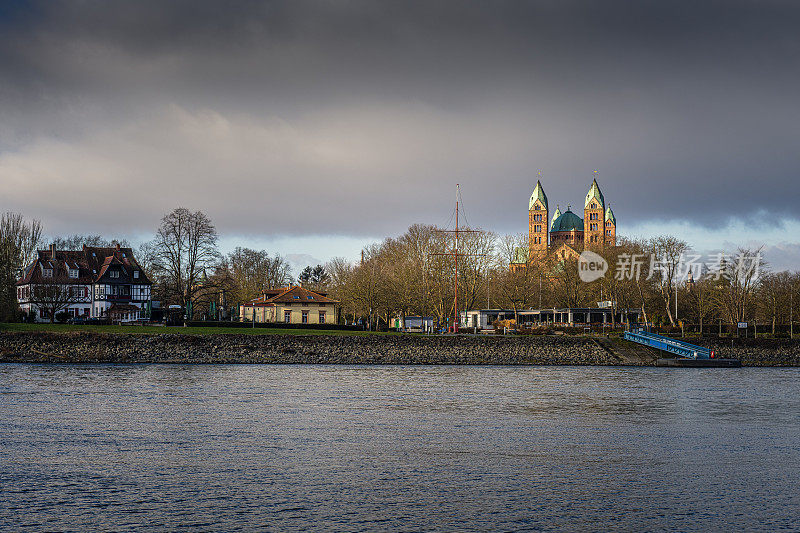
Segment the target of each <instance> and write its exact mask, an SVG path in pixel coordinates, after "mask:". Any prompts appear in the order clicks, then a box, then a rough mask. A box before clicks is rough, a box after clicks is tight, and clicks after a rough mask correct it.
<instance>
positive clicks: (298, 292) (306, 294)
mask: <svg viewBox="0 0 800 533" xmlns="http://www.w3.org/2000/svg"><path fill="white" fill-rule="evenodd" d="M288 302H305V303H308V302H314V303H335V304H338V303H339V300H334V299H333V298H328V297H327V296H325V295H323V294H320V293H318V292H314V291H310V290H308V289H305V288H303V287H300V286H289V287H284V288H282V289H269V290H266V291H264V294H263V295H262V296H260V297H259V298H255V299H253V300H250V301H249V302H247V303H246V304H245V305H246V306H248V307H265V306H272V305H275V304H277V303H288Z"/></svg>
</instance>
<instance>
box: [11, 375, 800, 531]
mask: <svg viewBox="0 0 800 533" xmlns="http://www.w3.org/2000/svg"><path fill="white" fill-rule="evenodd" d="M0 489H1V492H2V494H1V495H0V529H3V530H13V531H42V530H58V531H65V530H67V531H87V530H108V531H126V530H130V531H141V530H174V531H181V530H187V531H188V530H191V531H195V530H217V531H237V530H254V529H259V530H303V529H308V530H315V531H319V530H335V531H351V530H392V531H394V530H405V531H409V530H414V531H419V530H437V531H454V530H481V531H486V530H491V531H497V530H569V531H575V530H595V531H610V530H611V531H614V530H621V531H630V530H651V531H652V530H667V529H670V530H672V529H675V530H682V531H695V530H698V531H701V530H702V531H705V530H715V531H734V530H769V531H774V530H777V529H781V528H783V529H787V530H800V369H778V368H766V369H759V368H744V369H661V368H611V367H465V366H436V367H426V366H326V365H320V366H315V365H304V366H295V365H283V366H281V365H275V366H272V365H252V366H251V365H186V366H183V365H130V366H112V365H91V366H90V365H80V366H78V365H74V366H73V365H0Z"/></svg>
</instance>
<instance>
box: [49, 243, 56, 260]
mask: <svg viewBox="0 0 800 533" xmlns="http://www.w3.org/2000/svg"><path fill="white" fill-rule="evenodd" d="M50 258H51V259H55V258H56V243H53V244H51V245H50Z"/></svg>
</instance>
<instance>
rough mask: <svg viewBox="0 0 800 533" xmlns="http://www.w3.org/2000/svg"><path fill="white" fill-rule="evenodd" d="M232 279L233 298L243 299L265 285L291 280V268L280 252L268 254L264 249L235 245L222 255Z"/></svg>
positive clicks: (272, 287) (278, 284) (287, 282)
mask: <svg viewBox="0 0 800 533" xmlns="http://www.w3.org/2000/svg"><path fill="white" fill-rule="evenodd" d="M225 264H226V268H227V270H228V272H229V275H230V278H231V281H232V282H233V287H234V288H233V294H232V296H233V300H236V301H240V302H241V301H244V300H247V299H250V298H254V297H256V296H258V295H259V294H260V293H261V291H263V290H264V289H275V288H278V287H283V286H285V285H287V284H289V283H291V281H292V277H291V268H290V266H289V263H287V262H286V260H285V259H283V257H281V256H280V255H275V256H274V257H270V255H269V252H267V251H266V250H253V249H250V248H242V247H237V248H236V249H235V250H234V251H233V252H231V253H229V254H228V255H227V256H226V257H225Z"/></svg>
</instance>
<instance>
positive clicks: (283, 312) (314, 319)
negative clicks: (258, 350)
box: [239, 286, 339, 324]
mask: <svg viewBox="0 0 800 533" xmlns="http://www.w3.org/2000/svg"><path fill="white" fill-rule="evenodd" d="M338 311H339V301H338V300H334V299H333V298H328V296H327V295H326V294H325V293H321V292H314V291H310V290H308V289H305V288H303V287H300V286H289V287H283V288H280V289H268V290H265V291H264V292H262V294H261V296H259V297H258V298H255V299H253V300H250V301H249V302H247V303H245V304H243V305H241V306H240V307H239V320H241V321H242V322H253V321H255V322H267V323H269V322H273V323H275V322H283V323H285V324H335V323H336V322H337V320H338Z"/></svg>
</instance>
